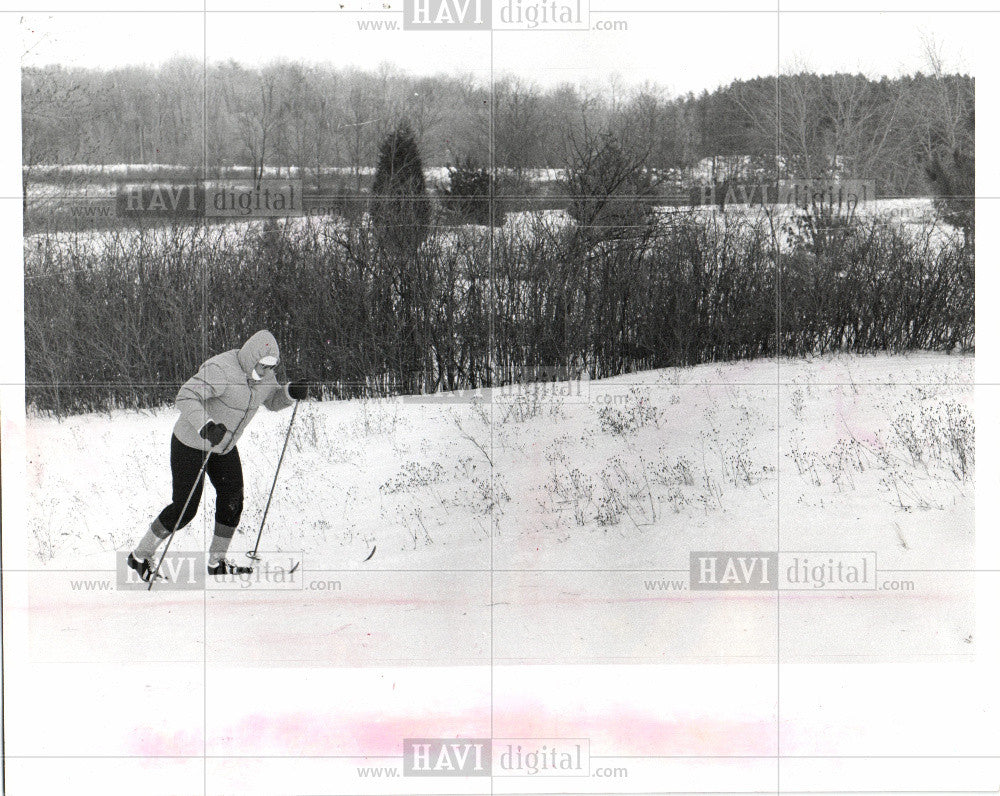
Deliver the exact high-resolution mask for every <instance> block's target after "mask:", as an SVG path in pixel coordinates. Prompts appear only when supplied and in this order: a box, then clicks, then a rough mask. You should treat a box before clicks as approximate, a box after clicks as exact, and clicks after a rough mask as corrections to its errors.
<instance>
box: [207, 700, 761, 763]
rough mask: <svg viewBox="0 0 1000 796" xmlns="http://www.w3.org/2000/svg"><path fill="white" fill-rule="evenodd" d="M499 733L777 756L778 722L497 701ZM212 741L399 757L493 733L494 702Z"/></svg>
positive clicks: (263, 720) (273, 722) (260, 721)
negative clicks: (408, 745)
mask: <svg viewBox="0 0 1000 796" xmlns="http://www.w3.org/2000/svg"><path fill="white" fill-rule="evenodd" d="M494 707H495V713H494V716H493V722H494V723H493V737H494V738H589V739H590V748H591V753H592V754H630V755H646V754H691V755H770V754H774V749H775V741H776V729H775V724H774V722H773V721H771V720H768V719H759V720H749V719H747V720H734V719H719V718H711V717H691V718H683V717H676V718H663V717H662V716H659V715H655V714H654V713H653V712H645V711H641V710H638V709H635V708H631V707H623V708H615V709H605V710H597V711H593V712H585V713H582V714H579V715H573V714H572V711H568V710H565V709H556V708H554V707H545V706H543V705H534V706H529V707H521V708H516V709H504V708H503V706H501V705H495V706H494ZM213 735H215V737H213V738H211V739H210V742H209V751H210V753H211V754H227V753H228V754H286V755H331V754H348V755H350V754H354V755H359V756H363V755H396V754H401V753H402V744H403V739H404V738H484V737H489V736H490V716H489V708H488V707H486V706H484V707H482V708H479V709H469V710H465V711H459V712H454V713H448V714H444V713H443V714H437V715H427V714H420V715H412V716H385V715H384V714H373V715H369V716H353V717H342V716H334V715H326V714H322V713H313V712H305V711H296V712H289V713H282V714H275V715H267V714H253V715H250V716H246V717H244V718H242V719H240V720H239V721H238V722H237V723H236V724H234V725H232V726H231V727H229V728H226V729H224V730H223V731H222V732H221V733H219V734H214V733H213Z"/></svg>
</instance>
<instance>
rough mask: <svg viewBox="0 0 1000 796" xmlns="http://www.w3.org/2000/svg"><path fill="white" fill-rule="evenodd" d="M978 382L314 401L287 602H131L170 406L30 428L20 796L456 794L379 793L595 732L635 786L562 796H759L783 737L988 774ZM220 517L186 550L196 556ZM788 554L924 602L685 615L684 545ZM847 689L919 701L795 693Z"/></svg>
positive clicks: (280, 523)
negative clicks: (498, 744) (454, 754)
mask: <svg viewBox="0 0 1000 796" xmlns="http://www.w3.org/2000/svg"><path fill="white" fill-rule="evenodd" d="M973 370H974V360H973V358H972V357H969V356H961V355H955V356H948V355H936V354H913V355H909V356H887V355H880V356H874V357H854V356H836V357H824V358H820V359H815V360H811V361H782V362H780V363H777V362H775V361H755V362H743V363H733V364H717V365H704V366H700V367H695V368H687V369H676V370H661V371H655V372H646V373H640V374H633V375H631V376H627V377H620V378H616V379H609V380H607V381H601V382H592V383H589V384H583V385H580V388H579V392H578V393H575V394H573V395H572V396H571V397H570V398H564V399H563V400H553V399H551V397H550V396H549V395H548V394H540V393H539V392H537V391H535V390H533V389H529V390H527V392H526V395H525V396H524V397H522V398H520V399H518V398H517V397H511V396H510V395H504V394H500V393H497V394H490V393H489V392H487V393H483V394H481V395H477V396H461V397H459V396H454V395H441V396H436V397H433V398H423V399H406V400H404V399H400V400H395V401H388V400H386V401H348V402H339V403H323V404H319V403H308V404H304V405H302V406H301V407H300V411H299V416H298V418H297V420H296V423H295V427H294V430H293V433H292V436H291V442H290V446H289V451H288V454H287V457H286V460H285V464H284V466H283V469H282V472H281V477H280V480H279V482H278V488H277V491H276V494H275V498H274V503H273V505H272V507H271V513H270V515H269V518H268V523H267V528H266V529H265V543H264V544H263V545H262V546H263V547H264V548H265V549H270V550H284V551H303V558H302V561H303V567H304V568H305V570H306V572H305V575H304V579H303V586H304V587H303V588H301V589H298V590H293V591H263V590H259V589H258V590H238V591H235V592H231V591H226V592H222V591H193V592H180V591H169V590H159V591H153V592H152V593H148V592H145V591H143V592H130V591H121V590H116V589H115V588H113V584H114V573H113V568H114V556H115V551H118V550H125V549H127V548H128V547H129V546H130V545H131V544H132V543H133V542H134V540H135V539H136V538H137V536H138V535H139V534H140V533H142V531H143V529H144V527H145V525H146V524H147V522H148V521H149V519H150V517H151V516H152V515H153V514H154V513H155V512H157V511H158V510H159V509H160V507H161V506H162V504H163V503H164V501H165V500H166V498H167V494H168V492H169V473H168V466H167V454H168V440H169V435H170V429H171V425H172V423H173V420H174V413H173V411H172V410H170V409H163V410H158V411H154V412H112V413H110V414H104V415H90V416H84V417H72V418H68V419H65V420H62V421H59V420H55V419H51V418H42V417H29V420H28V428H27V440H26V442H27V449H28V458H29V461H28V475H29V482H28V489H29V501H28V503H29V506H30V509H29V515H28V517H27V527H26V533H27V536H28V542H29V547H30V551H31V552H30V555H29V557H28V559H27V560H24V561H14V560H10V559H9V557H7V556H5V561H4V564H5V577H4V583H5V598H6V599H5V628H6V633H5V643H6V647H7V649H6V651H7V652H8V653H10V654H11V657H10V662H9V664H8V666H7V675H8V677H9V681H10V682H11V683H14V682H16V683H17V688H16V689H10V690H8V694H7V699H6V704H5V718H6V725H7V731H8V738H9V742H8V748H7V753H8V754H9V755H12V756H13V758H12V759H11V762H10V763H9V765H8V770H7V771H8V773H7V777H8V785H9V787H11V788H12V790H13V791H14V792H56V791H58V790H62V789H65V788H66V787H68V783H70V782H72V781H79V780H80V779H81V778H87V779H89V780H91V781H100V782H101V783H102V784H101V788H102V792H104V793H115V794H117V793H122V794H125V793H132V792H134V790H135V787H136V782H142V783H143V787H142V790H143V791H144V792H148V793H163V794H173V793H182V792H184V793H187V792H192V793H193V792H199V793H200V792H203V789H205V791H206V792H211V793H240V794H247V793H260V794H277V793H306V792H308V793H355V794H362V793H388V792H399V793H419V792H425V791H431V790H432V791H433V792H435V793H439V792H444V790H442V784H441V783H442V781H441V780H429V781H428V782H427V783H426V787H424V785H425V783H423V782H420V783H416V782H415V781H414V780H405V781H400V782H399V783H397V785H393V786H391V787H387V785H388V783H387V782H386V781H385V780H384V779H379V778H374V779H372V780H371V781H367V779H366V778H365V777H363V776H362V775H361V774H359V773H358V770H357V769H358V767H359V766H379V765H394V766H397V767H398V765H399V762H400V760H399V755H400V752H401V743H402V741H401V739H402V738H404V737H490V736H491V735H492V737H494V738H503V737H512V738H517V737H529V738H571V737H572V738H579V737H583V738H589V739H590V748H591V754H592V755H600V756H603V760H601V761H600V762H605V763H607V764H608V765H620V766H625V767H627V768H628V772H629V774H628V778H627V780H622V781H621V782H618V783H607V782H606V781H604V780H599V779H598V780H587V779H582V780H581V779H574V780H568V779H561V780H560V779H555V780H547V781H546V783H545V784H546V786H547V788H546V790H547V792H559V791H562V790H573V791H574V792H593V793H612V792H621V791H622V788H624V787H627V788H629V792H636V791H653V790H656V789H658V788H662V783H663V781H664V778H665V777H670V776H685V777H688V778H691V777H695V776H697V777H698V778H699V782H700V783H701V785H702V786H703V787H705V788H711V789H714V790H718V791H731V790H732V791H738V790H746V789H748V788H749V789H751V790H764V791H766V790H768V789H770V788H772V787H773V773H774V772H773V766H772V765H771V764H772V763H773V756H774V755H775V754H776V746H775V744H776V741H777V738H778V737H779V733H780V737H781V751H782V753H783V754H784V755H793V756H794V755H798V754H801V755H809V754H824V755H828V754H831V753H837V754H844V755H870V754H873V753H875V752H876V751H877V752H878V753H880V754H885V755H893V754H905V755H907V756H912V755H914V754H920V753H922V752H926V753H928V754H935V753H939V752H940V749H941V748H942V747H941V746H940V742H941V739H940V738H939V737H938V736H939V733H938V732H937V730H939V729H940V727H941V726H956V727H961V728H963V732H964V733H965V736H963V737H965V738H966V740H965V741H963V746H962V749H963V750H965V752H966V753H967V754H973V753H975V754H982V755H984V756H985V755H988V754H990V750H991V749H992V748H995V743H996V742H997V740H1000V738H998V736H997V730H996V727H995V726H994V725H992V724H990V723H989V716H990V713H989V712H988V711H986V710H980V709H979V708H978V707H976V706H978V705H979V701H978V698H979V696H981V695H982V694H983V693H984V691H983V689H984V687H985V686H984V685H983V683H984V682H986V680H984V678H985V677H986V676H987V674H988V675H989V677H990V678H992V677H993V673H992V672H985V671H983V669H982V667H981V666H977V665H971V661H972V660H973V653H974V650H975V639H974V638H973V633H974V628H975V613H974V609H975V605H974V585H975V584H974V575H973V573H971V572H968V571H966V572H960V571H957V570H962V569H965V570H969V569H971V567H972V562H973V553H974V549H973V547H974V545H973V543H974V525H973V520H974V497H975V495H974V482H975V465H974V460H973V459H972V456H971V451H972V435H973V428H972V411H973V406H972V386H971V385H972V383H973ZM779 382H780V384H781V387H780V390H779V389H778V387H777V385H778V384H779ZM289 416H290V415H289V413H288V412H283V413H268V412H266V411H264V412H262V413H261V414H260V415H259V416H258V418H257V419H256V420H255V421H254V424H253V425H252V426H251V428H250V429H249V431H248V432H247V434H246V435H245V436H244V438H243V441H241V443H240V450H241V455H242V458H243V462H244V467H245V471H246V482H247V501H246V502H247V508H246V512H245V515H244V522H243V527H242V530H241V533H240V535H239V536H238V537H237V539H236V540H235V543H234V546H233V549H234V551H235V552H236V554H237V555H238V556H240V557H242V552H243V551H244V550H245V549H247V548H248V547H249V546H250V545H251V543H252V535H253V534H254V533H255V532H256V528H257V523H258V522H259V520H260V516H261V511H262V508H263V504H264V501H265V499H266V496H267V490H268V488H269V486H270V479H271V476H272V474H273V468H274V465H275V463H276V461H277V458H278V453H279V450H280V447H281V443H282V440H283V435H284V432H285V429H286V428H287V423H288V420H289ZM6 486H7V485H6V484H5V488H6ZM206 493H207V495H206V500H205V501H203V505H202V508H201V510H200V513H199V515H198V518H197V519H196V521H195V522H194V523H192V525H191V526H189V527H188V528H187V529H185V530H184V531H183V532H182V533H181V536H180V537H179V539H178V541H177V542H176V545H175V546H176V547H185V548H186V549H198V548H199V547H200V546H201V545H203V544H204V543H205V538H206V533H207V531H208V526H207V524H206V519H205V518H206V516H210V514H209V512H210V509H211V507H212V504H213V498H212V490H211V488H207V489H206ZM491 530H492V532H491ZM4 533H5V535H7V534H10V533H12V531H11V530H10V529H9V528H7V527H5V528H4ZM374 543H377V545H378V549H377V553H376V555H375V557H374V558H373V559H372V560H371V561H370V562H368V563H362V558H363V557H364V556H365V555H366V554H367V551H368V549H369V545H370V544H374ZM11 547H14V548H15V549H16V547H17V545H10V544H8V546H7V549H8V550H9V549H10V548H11ZM779 547H780V549H781V550H797V551H857V550H863V551H872V552H874V553H876V554H877V556H878V567H879V571H880V581H879V582H880V584H881V583H883V582H892V583H896V584H899V583H909V584H910V587H909V588H906V589H903V590H899V589H896V588H892V587H888V586H887V587H886V588H880V589H879V590H876V591H864V592H859V591H834V592H827V591H816V592H786V593H781V594H780V600H779V595H778V594H776V593H775V592H760V591H757V592H754V591H747V592H702V591H691V590H689V589H687V588H686V582H687V569H688V556H689V553H690V552H691V551H693V550H714V549H725V550H744V551H753V550H776V549H779ZM931 570H934V571H931ZM949 570H951V571H949ZM883 577H884V579H885V580H884V581H883ZM87 582H89V583H98V584H100V583H105V584H111V587H110V588H108V590H104V589H103V588H101V587H93V588H87V587H84V586H81V585H80V584H82V583H87ZM317 584H319V585H317ZM334 584H336V585H334ZM658 584H659V585H658ZM669 584H674V585H669ZM675 586H676V588H675ZM779 650H780V660H781V662H782V663H783V664H785V666H783V668H782V672H783V673H782V676H781V690H780V692H779V691H778V690H777V681H776V678H775V671H776V669H775V666H774V663H775V661H776V660H777V654H778V652H779ZM845 661H849V662H866V663H871V662H888V661H892V662H898V661H907V662H909V663H910V664H911V666H910V667H908V668H907V672H908V673H911V674H912V677H910V679H907V678H902V679H901V677H900V674H899V667H886V668H885V670H884V671H882V669H880V668H879V667H859V668H858V669H856V670H855V669H849V671H847V672H846V673H844V674H840V675H838V678H836V680H835V682H834V683H833V684H831V683H829V682H827V681H825V680H823V679H822V677H819V675H816V674H811V673H813V672H821V673H823V672H825V673H826V674H827V675H828V674H829V671H828V667H824V666H804V667H794V666H789V665H788V664H794V663H797V662H798V663H807V664H817V663H819V664H824V663H833V662H836V663H839V662H845ZM955 662H963V663H964V662H970V665H969V666H967V667H965V668H964V669H963V670H964V671H966V672H967V673H968V676H967V677H965V678H955V677H954V672H953V670H951V669H948V667H947V664H949V663H955ZM705 663H713V664H717V663H724V664H727V665H726V666H705V665H704V664H705ZM529 664H536V665H529ZM537 664H547V665H537ZM608 664H614V665H608ZM850 671H858V672H860V673H861V674H859V675H858V678H859V679H858V683H859V684H860V685H861V686H862V687H861V688H858V687H856V686H855V685H854V683H853V681H852V678H851V675H850ZM880 672H881V674H880ZM862 675H863V676H862ZM876 681H877V682H878V683H880V684H881V685H880V686H879V688H880V691H879V700H878V705H877V708H878V709H876V710H871V708H872V705H870V704H868V703H867V702H866V701H865V699H866V696H868V697H870V695H871V693H872V692H871V690H870V687H871V686H870V683H871V682H876ZM914 681H918V682H921V683H924V684H933V687H928V688H926V689H924V691H923V692H922V693H920V694H915V693H914V691H913V682H914ZM866 688H867V689H869V690H865V689H866ZM40 689H44V690H45V691H46V693H47V695H48V698H49V699H50V700H53V701H55V702H57V703H58V704H59V705H60V706H61V713H60V715H59V716H58V717H53V719H52V720H51V721H40V720H39V719H38V717H37V715H35V711H34V704H35V703H34V700H33V698H32V695H33V694H35V693H37V692H38V691H39V690H40ZM779 704H780V706H781V708H780V709H781V714H780V718H781V722H780V725H779V723H778V718H777V713H776V711H777V710H778V706H779ZM942 723H943V724H942ZM828 725H829V726H828ZM830 727H835V728H837V730H836V731H835V732H832V733H831V730H830ZM18 755H26V756H28V757H23V758H19V757H17V756H18ZM39 755H51V756H64V757H61V758H59V759H52V758H40V757H37V756H39ZM94 755H97V756H99V757H98V758H90V757H86V756H94ZM203 755H208V757H206V758H203V757H202V756H203ZM637 755H639V756H647V757H645V758H644V759H641V760H640V759H638V758H637V757H635V756H637ZM649 755H660V756H672V757H671V758H670V759H654V758H649V757H648V756H649ZM685 755H710V756H713V757H715V758H718V759H714V760H712V761H708V763H711V765H709V764H708V763H706V761H704V760H692V761H685V760H683V759H681V758H678V757H676V756H685ZM114 756H120V757H117V758H115V757H114ZM728 756H735V758H739V759H734V760H732V761H723V760H722V758H725V757H728ZM723 762H726V763H727V764H728V763H730V762H731V763H732V765H723ZM840 762H842V761H838V763H840ZM765 763H766V764H768V765H764V764H765ZM596 764H597V761H595V765H596ZM814 764H815V763H814V761H813V762H809V765H814ZM690 766H695V769H689V768H688V767H690ZM794 766H795V761H794V760H792V761H791V762H790V763H787V764H786V763H783V764H782V770H783V772H785V774H784V776H785V777H788V776H790V774H789V773H788V771H793V770H794ZM829 776H830V777H831V780H830V781H831V782H837V781H838V780H837V778H836V775H835V773H834V772H830V774H829ZM786 781H787V780H786ZM898 781H899V780H898V779H897V780H894V782H897V783H898ZM909 781H911V780H907V782H909ZM912 781H913V782H914V785H913V787H914V788H918V787H919V782H917V780H916V779H913V780H912ZM456 782H458V781H457V780H456ZM540 785H541V783H534V784H533V785H529V784H525V785H524V787H525V788H526V789H528V790H529V791H530V790H531V787H540ZM463 787H464V786H463ZM469 787H471V786H469ZM455 792H465V791H464V790H462V789H459V790H458V791H455ZM477 792H478V791H477ZM531 792H533V791H531Z"/></svg>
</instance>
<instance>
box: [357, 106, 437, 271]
mask: <svg viewBox="0 0 1000 796" xmlns="http://www.w3.org/2000/svg"><path fill="white" fill-rule="evenodd" d="M371 217H372V223H373V225H374V228H375V232H376V235H377V237H378V240H379V242H380V243H382V245H384V246H385V247H387V248H389V249H391V250H393V251H394V253H397V254H405V255H409V256H412V255H415V254H416V251H417V249H419V248H420V244H421V243H423V242H424V240H425V239H426V238H427V233H428V231H429V225H430V200H429V198H428V196H427V184H426V181H425V180H424V167H423V163H422V161H421V159H420V151H419V149H418V148H417V142H416V139H415V138H414V135H413V130H412V129H411V128H410V125H409V124H408V123H407V122H402V123H401V124H400V125H399V126H398V127H397V128H396V129H395V130H394V131H393V132H391V133H389V134H388V135H387V136H386V137H385V138H384V139H383V141H382V144H381V146H380V147H379V158H378V166H377V167H376V169H375V182H374V183H373V185H372V201H371Z"/></svg>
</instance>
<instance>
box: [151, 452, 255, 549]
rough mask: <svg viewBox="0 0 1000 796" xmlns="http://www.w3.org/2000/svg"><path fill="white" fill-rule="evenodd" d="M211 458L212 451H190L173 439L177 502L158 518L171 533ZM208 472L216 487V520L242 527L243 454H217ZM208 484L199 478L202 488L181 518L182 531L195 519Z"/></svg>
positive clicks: (164, 510)
mask: <svg viewBox="0 0 1000 796" xmlns="http://www.w3.org/2000/svg"><path fill="white" fill-rule="evenodd" d="M207 455H208V451H200V450H197V449H196V448H189V447H188V446H187V445H185V444H184V443H183V442H181V441H180V440H179V439H177V437H175V436H171V437H170V472H171V473H172V474H173V478H174V488H173V500H172V501H171V503H170V505H169V506H167V507H166V508H165V509H163V511H161V512H160V516H159V517H158V518H157V519H159V521H160V524H161V525H162V526H163V527H164V528H166V529H167V530H168V531H172V530H173V529H174V523H176V522H177V518H178V517H180V515H181V509H183V508H184V501H186V500H187V499H188V495H189V494H191V487H192V486H194V480H195V478H198V474H199V473H200V472H201V465H202V464H203V463H204V461H205V457H206V456H207ZM205 472H206V473H208V477H209V479H210V480H211V482H212V486H214V487H215V521H216V522H218V523H221V524H222V525H228V526H229V527H231V528H235V527H236V526H237V525H239V523H240V515H241V514H242V513H243V465H242V464H241V463H240V452H239V451H238V450H237V449H236V448H233V449H232V450H231V451H229V453H227V454H225V455H224V456H220V455H219V454H218V453H213V454H212V457H211V458H210V459H209V460H208V466H207V467H206V468H205ZM204 484H205V479H204V477H202V478H199V479H198V486H197V487H195V490H194V494H193V495H191V501H190V502H189V503H188V506H187V511H185V512H184V516H183V517H181V521H180V524H179V525H178V526H177V527H178V528H183V527H184V526H185V525H187V524H188V523H189V522H191V520H193V519H194V515H195V514H196V513H197V511H198V503H199V502H200V501H201V490H202V487H203V486H204Z"/></svg>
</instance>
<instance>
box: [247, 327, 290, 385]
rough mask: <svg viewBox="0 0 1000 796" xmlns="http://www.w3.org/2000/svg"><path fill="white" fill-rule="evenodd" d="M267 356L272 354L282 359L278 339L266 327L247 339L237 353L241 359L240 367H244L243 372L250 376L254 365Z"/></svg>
mask: <svg viewBox="0 0 1000 796" xmlns="http://www.w3.org/2000/svg"><path fill="white" fill-rule="evenodd" d="M266 356H272V357H274V358H275V359H279V360H280V355H279V354H278V341H277V340H275V339H274V335H273V334H271V333H270V332H269V331H267V330H266V329H261V330H260V331H259V332H257V333H256V334H255V335H254V336H253V337H251V338H250V339H249V340H247V341H246V342H245V343H244V344H243V347H242V348H241V349H240V352H239V354H237V358H238V359H239V361H240V367H241V368H243V372H244V373H246V374H247V376H249V375H250V373H251V372H252V371H253V369H254V366H255V365H256V364H257V363H258V362H260V361H261V359H263V358H264V357H266Z"/></svg>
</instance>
